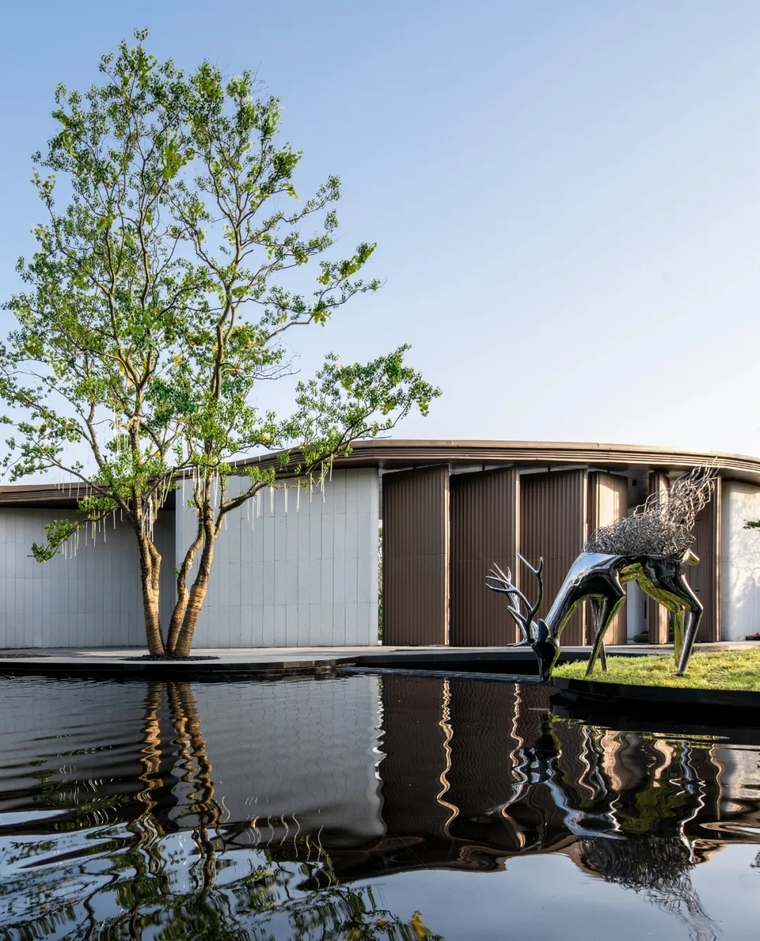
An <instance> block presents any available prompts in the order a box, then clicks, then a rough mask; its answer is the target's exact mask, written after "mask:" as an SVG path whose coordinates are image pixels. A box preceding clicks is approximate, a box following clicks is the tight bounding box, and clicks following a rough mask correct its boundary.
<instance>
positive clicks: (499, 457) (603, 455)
mask: <svg viewBox="0 0 760 941" xmlns="http://www.w3.org/2000/svg"><path fill="white" fill-rule="evenodd" d="M276 460H277V454H274V453H270V454H262V455H261V456H260V457H258V458H254V459H249V460H246V461H241V462H240V464H241V465H245V464H249V463H254V462H255V463H260V464H263V465H264V466H266V465H267V464H269V463H274V461H276ZM433 464H455V465H456V464H462V465H472V464H475V465H477V464H489V465H494V464H515V465H517V466H520V467H534V468H536V469H537V470H543V469H547V470H548V469H554V468H560V467H568V466H571V465H573V464H579V465H586V466H591V467H595V468H598V469H600V470H611V471H618V472H619V473H622V472H625V471H627V470H630V471H634V470H637V471H638V472H641V470H642V469H645V468H653V469H655V468H656V469H658V470H664V471H679V470H685V469H687V468H692V467H696V466H698V465H701V464H714V465H715V466H716V468H717V470H718V473H719V474H720V475H721V476H722V477H725V478H727V479H729V480H742V481H746V482H748V483H754V484H758V485H760V458H756V457H749V456H747V455H744V454H724V453H721V452H709V451H682V450H678V449H675V448H661V447H652V446H647V445H638V444H601V443H598V442H573V441H489V440H468V439H465V440H454V439H451V440H443V439H429V438H372V439H366V440H360V441H355V442H354V444H353V445H352V448H351V453H350V454H348V455H346V456H345V457H341V458H336V459H335V465H334V466H335V467H336V468H348V467H377V468H381V469H387V470H402V469H404V468H414V467H424V466H426V465H433ZM85 490H86V488H85V487H84V485H79V487H77V485H74V486H73V487H71V488H69V486H68V485H58V484H51V483H40V484H20V485H10V486H0V506H17V507H42V506H50V507H55V506H57V507H61V508H64V507H74V506H75V505H76V501H77V499H78V497H79V496H84V494H85ZM172 496H173V495H172ZM166 509H173V503H172V505H171V506H169V505H167V507H166Z"/></svg>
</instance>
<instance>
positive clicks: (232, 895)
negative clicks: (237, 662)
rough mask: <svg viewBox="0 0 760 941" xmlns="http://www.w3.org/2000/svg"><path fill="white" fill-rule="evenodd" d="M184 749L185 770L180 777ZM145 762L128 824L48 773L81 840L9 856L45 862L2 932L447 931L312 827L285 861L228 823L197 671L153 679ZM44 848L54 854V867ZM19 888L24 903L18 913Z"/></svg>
mask: <svg viewBox="0 0 760 941" xmlns="http://www.w3.org/2000/svg"><path fill="white" fill-rule="evenodd" d="M164 693H166V702H167V703H168V707H169V715H170V719H171V724H172V728H173V732H174V738H173V740H172V742H171V743H170V746H168V745H167V743H166V742H165V740H164V737H163V736H162V729H161V710H162V707H163V704H164ZM177 757H178V759H179V761H178V765H179V769H180V777H179V781H177V779H176V778H175V777H173V776H172V772H174V773H176V769H175V767H174V766H175V762H176V758H177ZM140 764H141V766H142V771H141V773H140V774H139V781H140V789H139V792H138V794H137V795H136V801H135V802H134V804H135V811H136V812H135V813H133V814H132V815H131V817H130V818H129V819H127V820H126V822H124V823H120V822H119V821H118V820H117V821H116V822H114V816H113V815H112V816H111V817H110V820H109V822H107V823H106V822H105V820H106V818H105V817H104V816H103V815H102V814H101V816H100V817H99V818H96V819H95V820H94V819H93V813H100V811H98V810H97V808H95V809H94V808H93V802H92V801H90V802H88V801H83V802H81V803H76V804H75V802H74V800H72V796H73V795H72V793H71V790H70V785H69V784H67V783H64V782H61V781H55V780H54V777H53V775H50V774H48V775H46V776H45V778H44V781H43V785H44V786H43V787H41V789H40V791H39V793H40V801H41V802H42V803H44V805H45V807H46V809H47V808H50V807H56V806H57V807H61V808H66V809H67V810H69V814H68V815H67V818H66V819H65V820H64V821H63V826H62V829H63V831H64V832H65V838H66V839H67V840H69V841H70V842H71V841H72V840H74V842H73V843H72V845H71V849H70V850H69V851H68V852H62V851H61V845H60V843H59V842H57V841H55V840H44V841H41V840H36V841H35V842H33V843H29V844H27V845H26V847H24V848H21V849H20V850H19V852H17V853H16V854H15V855H14V856H12V857H11V856H8V855H6V857H5V858H4V859H3V860H2V861H3V862H4V863H6V864H9V865H11V864H12V865H18V864H19V863H20V861H21V857H22V856H26V857H27V858H28V859H29V860H30V862H31V861H34V863H36V864H37V865H31V866H30V865H25V866H24V867H23V868H22V869H21V872H20V874H19V879H18V880H13V879H7V880H5V881H4V883H3V886H4V897H5V905H4V907H5V910H6V912H7V916H6V918H7V920H6V923H5V925H4V929H5V931H4V934H3V938H7V939H9V941H16V939H18V941H27V939H40V941H41V939H44V938H49V937H56V938H57V939H60V941H117V939H122V938H123V939H130V941H141V939H142V938H143V937H145V938H148V937H150V938H151V939H156V941H179V939H182V941H185V939H187V941H190V939H193V941H195V939H198V941H205V939H208V941H212V939H214V941H216V939H222V941H275V939H286V938H287V939H293V941H295V939H303V941H317V939H319V941H362V939H366V941H420V939H424V938H427V939H429V941H442V939H441V938H440V936H438V935H434V934H432V932H430V931H429V930H428V929H427V928H426V927H425V925H424V923H423V921H422V917H421V915H420V913H419V912H415V913H414V914H413V915H412V917H411V918H410V919H409V920H407V921H405V920H403V919H401V918H400V917H399V916H398V915H396V914H394V913H392V912H390V911H388V910H386V909H384V908H383V907H382V906H381V905H380V904H379V902H378V900H377V899H376V897H375V895H374V893H373V890H372V887H371V886H364V887H361V888H351V887H349V886H346V885H342V884H340V883H339V882H338V880H337V878H336V877H335V875H334V873H333V870H332V864H331V861H330V858H329V856H328V855H327V854H326V853H325V851H324V850H323V849H322V847H321V846H320V845H318V844H317V843H315V842H314V841H313V840H310V839H309V838H305V839H303V840H301V841H298V840H295V841H293V843H292V844H291V847H290V855H291V856H295V860H294V861H291V862H289V863H284V862H282V861H278V860H277V859H275V856H274V855H273V853H272V852H271V851H270V850H268V849H266V850H263V849H259V850H256V851H255V852H251V850H250V849H241V848H239V847H236V846H234V844H233V842H232V841H233V839H234V838H235V837H236V836H238V835H239V834H240V832H241V829H244V828H245V827H246V826H250V822H249V824H247V825H246V824H240V823H238V824H231V825H230V826H229V827H227V826H225V816H226V814H225V812H224V808H223V807H222V805H221V803H220V801H219V800H218V799H217V797H216V795H215V785H214V781H213V778H212V772H213V768H212V765H211V761H210V759H209V755H208V750H207V747H206V742H205V740H204V738H203V735H202V731H201V725H200V720H199V716H198V710H197V708H196V704H195V700H194V698H193V694H192V690H191V687H190V685H189V684H188V683H167V684H163V683H155V682H154V683H151V684H150V685H149V688H148V692H147V695H146V698H145V704H144V718H143V724H142V747H141V750H140ZM116 803H118V801H117V802H116ZM123 803H124V802H123V801H122V805H123ZM72 804H75V806H74V807H73V808H72ZM109 806H111V809H114V808H115V806H116V804H113V805H109ZM120 809H121V810H122V811H123V810H124V807H123V806H122V807H121V808H120ZM172 812H174V816H172ZM123 819H124V817H123V816H122V817H121V820H123ZM98 823H100V824H101V826H99V827H98ZM56 829H59V827H58V826H57V825H56ZM41 854H51V856H53V857H54V858H55V862H56V867H55V869H54V870H53V871H51V867H49V866H45V865H44V862H45V860H40V858H39V857H40V855H41ZM40 863H43V865H40ZM313 886H318V887H319V888H318V889H315V888H312V887H313ZM30 898H33V899H34V904H33V906H31V905H29V903H28V900H29V899H30ZM20 899H25V900H26V904H25V905H24V908H25V911H24V913H23V914H22V913H19V917H14V913H15V912H18V908H17V906H16V902H17V901H18V900H20Z"/></svg>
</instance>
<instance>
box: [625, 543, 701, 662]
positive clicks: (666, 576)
mask: <svg viewBox="0 0 760 941" xmlns="http://www.w3.org/2000/svg"><path fill="white" fill-rule="evenodd" d="M686 564H688V563H686ZM644 569H645V576H644V578H642V579H637V580H638V582H639V586H640V587H641V588H642V589H643V590H644V592H645V593H646V594H648V595H649V597H650V598H654V600H655V601H658V602H659V603H660V604H662V605H664V606H665V607H666V608H667V609H668V610H669V611H672V612H673V655H674V657H675V661H676V665H677V669H676V672H677V673H678V675H679V676H682V675H683V674H684V672H685V671H686V667H687V666H688V665H689V659H690V658H691V653H692V650H693V649H694V641H695V640H696V639H697V631H698V630H699V624H700V621H701V620H702V612H703V610H704V609H703V607H702V602H701V601H700V600H699V598H697V596H696V595H695V594H694V592H693V590H692V588H691V585H689V583H688V582H687V581H686V578H685V577H684V572H683V564H678V563H673V562H670V563H667V562H665V561H664V560H658V561H657V562H650V564H649V565H646V566H644Z"/></svg>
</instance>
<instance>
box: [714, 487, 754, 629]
mask: <svg viewBox="0 0 760 941" xmlns="http://www.w3.org/2000/svg"><path fill="white" fill-rule="evenodd" d="M721 514H722V528H723V532H722V546H721V559H720V584H721V639H722V640H744V638H745V636H746V635H747V634H754V633H755V632H756V631H760V529H745V526H744V524H745V522H746V521H747V520H756V519H760V487H756V486H754V485H753V484H745V483H740V482H738V481H734V480H732V481H724V483H723V503H722V506H721Z"/></svg>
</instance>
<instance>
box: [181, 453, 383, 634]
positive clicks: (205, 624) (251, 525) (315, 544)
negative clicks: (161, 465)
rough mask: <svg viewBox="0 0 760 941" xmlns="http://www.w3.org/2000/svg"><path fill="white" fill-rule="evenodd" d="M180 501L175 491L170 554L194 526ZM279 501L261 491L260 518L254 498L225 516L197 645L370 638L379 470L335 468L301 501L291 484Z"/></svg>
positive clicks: (374, 613) (373, 619) (190, 513)
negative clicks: (321, 487) (173, 543)
mask: <svg viewBox="0 0 760 941" xmlns="http://www.w3.org/2000/svg"><path fill="white" fill-rule="evenodd" d="M233 486H234V487H237V486H238V482H237V481H234V482H233ZM234 492H239V491H238V490H235V491H234ZM187 496H189V489H188V493H187ZM184 503H185V501H184V499H183V497H182V493H181V491H178V493H177V559H181V557H182V553H183V552H184V551H185V550H186V548H187V546H189V545H190V543H191V541H192V537H193V534H194V531H195V525H196V524H195V514H194V513H193V511H192V510H190V509H187V508H185V507H184ZM285 504H286V491H285V490H282V489H281V490H275V491H274V495H273V496H272V494H271V492H270V491H269V490H265V491H263V492H262V496H261V503H260V511H261V516H260V517H259V516H257V507H256V505H255V504H254V503H253V502H249V503H248V504H246V505H244V506H243V507H241V508H240V509H239V510H236V511H234V512H233V513H231V514H230V515H229V516H228V517H227V528H226V529H224V530H222V532H221V533H220V536H219V540H218V542H217V547H216V554H215V559H214V565H213V568H212V571H211V580H210V584H209V591H208V595H207V597H206V600H205V602H204V605H203V609H202V611H201V616H200V620H199V623H198V628H197V631H196V636H195V646H196V647H206V646H208V647H300V646H343V645H363V644H375V643H377V591H378V561H377V548H378V544H377V543H378V510H379V507H378V473H377V470H375V469H372V468H370V469H361V470H351V471H336V472H334V473H333V477H332V480H328V481H326V482H325V488H324V493H322V492H315V493H313V494H311V495H310V494H309V493H308V491H303V490H302V491H301V494H300V499H299V497H298V491H297V488H296V487H295V485H291V487H290V488H289V489H288V491H287V511H286V506H285ZM181 508H184V509H181Z"/></svg>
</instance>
